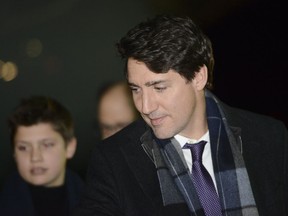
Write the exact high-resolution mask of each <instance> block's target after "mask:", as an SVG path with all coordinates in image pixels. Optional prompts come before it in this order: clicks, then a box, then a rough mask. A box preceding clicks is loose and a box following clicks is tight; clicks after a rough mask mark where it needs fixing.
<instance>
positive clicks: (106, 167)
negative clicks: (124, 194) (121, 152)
mask: <svg viewBox="0 0 288 216" xmlns="http://www.w3.org/2000/svg"><path fill="white" fill-rule="evenodd" d="M112 170H113V169H112V167H111V165H110V164H109V161H108V160H107V157H106V156H105V154H104V153H103V152H102V151H101V149H99V148H98V146H95V148H94V151H93V153H92V157H91V161H90V164H89V167H88V170H87V176H86V188H85V190H84V193H83V194H82V196H81V200H80V205H79V206H78V208H77V209H76V210H75V213H74V214H73V215H74V216H92V215H93V216H94V215H99V216H102V215H103V216H104V215H105V216H108V215H109V216H112V215H113V216H120V215H123V213H122V212H121V210H120V207H119V206H120V205H119V197H118V195H117V194H119V193H118V192H117V187H116V181H115V176H114V175H113V172H112Z"/></svg>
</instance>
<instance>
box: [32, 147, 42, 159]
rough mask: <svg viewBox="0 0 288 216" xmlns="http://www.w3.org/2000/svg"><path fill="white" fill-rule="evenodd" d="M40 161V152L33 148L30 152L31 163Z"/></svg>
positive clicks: (38, 149)
mask: <svg viewBox="0 0 288 216" xmlns="http://www.w3.org/2000/svg"><path fill="white" fill-rule="evenodd" d="M41 160H42V152H41V149H40V148H33V149H32V152H31V161H33V162H36V161H41Z"/></svg>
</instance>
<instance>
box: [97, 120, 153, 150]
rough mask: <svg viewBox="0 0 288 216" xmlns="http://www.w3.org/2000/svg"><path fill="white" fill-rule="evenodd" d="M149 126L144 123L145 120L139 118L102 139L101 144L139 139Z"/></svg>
mask: <svg viewBox="0 0 288 216" xmlns="http://www.w3.org/2000/svg"><path fill="white" fill-rule="evenodd" d="M148 128H149V126H148V125H147V124H146V123H145V121H144V120H143V119H142V118H141V119H138V120H136V121H134V122H132V123H131V124H129V125H128V126H127V127H125V128H123V129H122V130H120V131H119V132H117V133H115V134H114V135H112V136H110V137H108V138H107V139H105V140H103V142H102V143H103V144H104V145H105V144H107V143H115V142H122V141H125V142H127V141H128V140H133V141H136V140H139V139H140V137H141V136H142V135H143V134H144V133H145V131H147V130H148Z"/></svg>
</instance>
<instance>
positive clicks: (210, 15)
mask: <svg viewBox="0 0 288 216" xmlns="http://www.w3.org/2000/svg"><path fill="white" fill-rule="evenodd" d="M159 13H171V14H178V15H187V16H190V17H192V18H193V19H194V20H195V21H196V22H197V23H198V24H199V25H200V27H202V29H203V31H204V32H205V33H206V34H207V35H208V36H209V37H210V39H211V40H212V43H213V46H214V54H215V60H216V65H215V75H214V76H215V77H214V81H215V82H214V83H215V89H214V92H215V93H216V95H217V96H218V97H219V98H220V99H221V100H223V101H224V102H226V103H228V104H230V105H233V106H238V107H240V108H245V109H248V110H251V111H254V112H258V113H262V114H266V115H270V116H273V117H275V118H278V119H280V120H282V121H284V123H285V124H286V125H288V114H287V102H286V100H287V95H288V91H287V89H286V86H287V81H286V77H287V76H286V73H287V68H288V63H287V62H288V61H287V57H288V55H287V51H288V49H287V48H288V45H287V39H288V34H287V23H286V20H287V12H286V11H285V7H284V1H283V2H282V1H280V0H274V1H266V0H262V1H257V0H250V1H248V0H227V1H224V0H218V1H212V0H211V1H209V0H201V1H197V0H138V1H134V0H121V1H119V0H117V1H116V0H105V1H99V0H49V1H48V0H42V1H38V0H1V3H0V60H2V61H4V62H6V61H12V62H14V63H15V64H16V65H17V67H18V76H17V77H16V78H15V79H14V80H12V81H9V82H5V81H4V80H3V79H0V96H1V98H0V99H1V102H0V186H1V185H2V183H3V181H4V179H5V178H6V176H7V174H9V173H10V172H11V170H13V169H14V168H15V167H14V162H13V157H12V151H11V148H10V143H9V135H8V129H7V126H6V119H7V116H8V115H9V114H10V113H11V111H12V109H13V108H14V107H15V106H16V105H17V104H18V103H19V100H20V99H21V98H23V97H26V96H30V95H34V94H43V95H48V96H52V97H54V98H56V99H58V100H59V101H60V102H61V103H63V104H64V105H65V106H67V107H68V108H69V110H70V111H71V113H72V115H73V116H74V120H75V123H76V135H77V137H78V149H77V153H76V155H75V157H74V158H73V159H72V160H71V161H69V166H70V167H72V168H73V169H74V170H76V171H77V172H79V174H80V175H82V176H83V177H84V175H85V172H86V166H87V163H88V160H89V155H90V151H91V148H92V147H93V145H94V144H95V143H96V141H97V139H98V131H97V130H96V127H95V124H96V122H95V110H96V108H95V106H96V101H97V97H96V95H97V90H98V88H100V86H101V85H102V84H103V83H105V82H107V81H111V80H119V79H123V78H124V76H123V62H121V60H120V58H119V57H118V56H117V53H116V50H115V47H114V46H115V43H116V42H117V40H118V39H119V38H120V37H121V36H122V35H123V34H125V33H126V31H127V30H128V29H130V28H131V27H132V26H134V25H135V24H137V23H138V22H139V21H142V20H144V19H146V18H147V17H151V16H153V15H155V14H159ZM31 39H38V40H39V41H40V42H41V44H42V47H43V49H42V52H41V53H40V55H38V56H36V57H29V56H28V55H27V44H28V42H29V41H30V40H31Z"/></svg>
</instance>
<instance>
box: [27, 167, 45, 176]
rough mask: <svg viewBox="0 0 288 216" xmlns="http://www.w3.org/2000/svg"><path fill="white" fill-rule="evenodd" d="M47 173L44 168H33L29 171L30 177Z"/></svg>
mask: <svg viewBox="0 0 288 216" xmlns="http://www.w3.org/2000/svg"><path fill="white" fill-rule="evenodd" d="M46 171H47V169H46V168H42V167H35V168H32V169H31V171H30V172H31V174H32V175H42V174H44V173H45V172H46Z"/></svg>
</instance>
